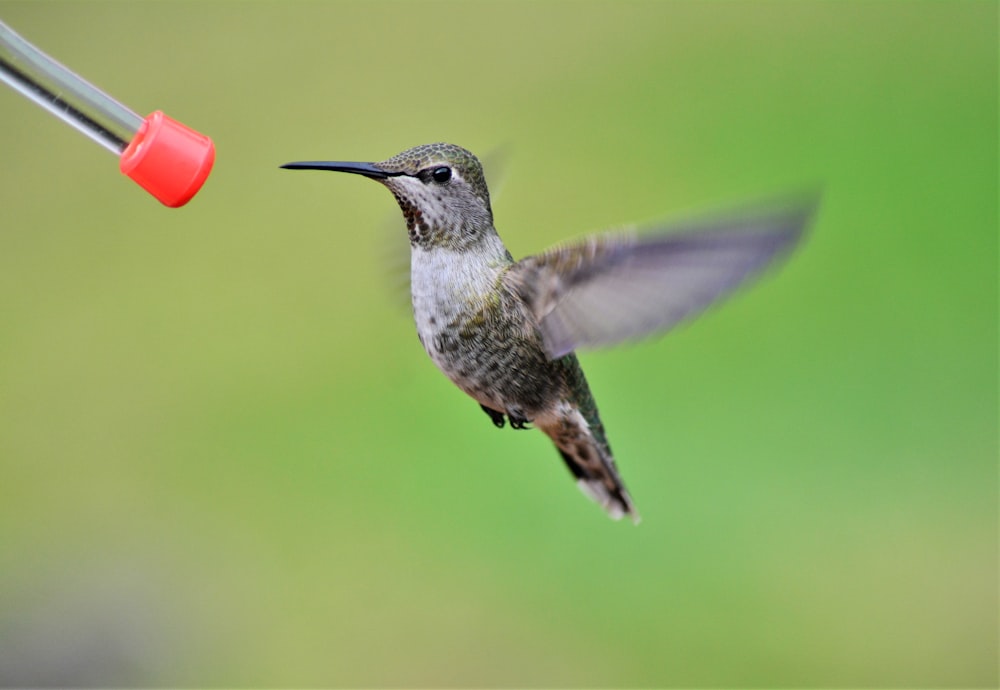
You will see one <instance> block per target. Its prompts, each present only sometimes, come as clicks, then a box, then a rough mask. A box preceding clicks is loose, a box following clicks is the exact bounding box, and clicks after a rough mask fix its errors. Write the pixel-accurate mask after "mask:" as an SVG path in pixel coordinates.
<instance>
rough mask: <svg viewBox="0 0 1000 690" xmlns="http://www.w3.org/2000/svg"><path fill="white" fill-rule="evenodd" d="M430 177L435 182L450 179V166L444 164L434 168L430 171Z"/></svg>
mask: <svg viewBox="0 0 1000 690" xmlns="http://www.w3.org/2000/svg"><path fill="white" fill-rule="evenodd" d="M431 179H433V180H434V181H435V182H447V181H448V180H450V179H451V168H447V167H445V166H441V167H440V168H434V170H433V171H432V172H431Z"/></svg>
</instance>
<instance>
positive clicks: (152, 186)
mask: <svg viewBox="0 0 1000 690" xmlns="http://www.w3.org/2000/svg"><path fill="white" fill-rule="evenodd" d="M214 162H215V145H214V144H212V140H211V139H209V138H208V137H206V136H205V135H204V134H202V133H200V132H196V131H194V130H193V129H191V128H190V127H186V126H184V125H182V124H181V123H180V122H178V121H177V120H173V119H171V118H169V117H167V116H166V115H164V114H163V112H162V111H159V110H157V111H156V112H155V113H152V114H150V115H149V116H148V117H147V118H146V120H145V121H144V122H143V123H142V126H141V127H140V128H139V131H138V132H136V134H135V137H134V138H133V139H132V141H131V142H130V143H129V145H128V146H127V147H126V148H125V150H124V151H123V152H122V155H121V159H120V160H119V162H118V167H119V168H120V169H121V171H122V173H123V174H125V175H128V176H129V177H131V178H132V179H133V180H135V182H136V183H137V184H138V185H139V186H140V187H142V188H143V189H145V190H146V191H147V192H149V193H150V194H152V195H153V196H155V197H156V198H157V199H159V200H160V202H162V203H163V204H164V205H166V206H170V207H171V208H177V207H178V206H183V205H184V204H186V203H187V202H189V201H190V200H191V197H193V196H194V195H195V194H197V193H198V190H199V189H201V186H202V185H203V184H204V183H205V179H206V178H208V173H210V172H212V164H213V163H214Z"/></svg>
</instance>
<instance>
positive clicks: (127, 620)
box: [0, 1, 998, 687]
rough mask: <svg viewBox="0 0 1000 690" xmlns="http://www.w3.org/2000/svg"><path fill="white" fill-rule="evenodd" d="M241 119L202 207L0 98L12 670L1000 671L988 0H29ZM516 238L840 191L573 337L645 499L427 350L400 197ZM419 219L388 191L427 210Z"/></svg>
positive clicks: (119, 676)
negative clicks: (395, 188)
mask: <svg viewBox="0 0 1000 690" xmlns="http://www.w3.org/2000/svg"><path fill="white" fill-rule="evenodd" d="M0 19H3V20H4V21H5V22H7V23H9V24H10V25H11V26H12V27H13V28H14V29H15V30H17V31H19V32H20V33H21V34H22V35H24V36H25V37H26V38H28V39H29V40H32V41H33V42H35V43H36V44H37V45H39V46H40V47H41V48H43V49H44V50H46V51H47V52H49V53H51V54H52V55H53V56H55V57H56V58H57V59H59V60H61V61H63V62H64V63H65V64H67V65H69V66H71V67H72V68H73V69H75V70H76V71H78V72H79V73H80V74H82V75H84V76H85V77H87V78H88V79H90V80H91V81H93V82H94V83H96V84H98V85H99V86H101V87H102V88H104V89H106V90H108V91H109V92H110V93H111V94H113V95H114V96H116V97H117V98H119V99H121V100H122V101H123V102H125V103H126V104H128V105H129V106H131V107H132V108H134V109H135V110H137V111H140V112H142V113H146V112H149V111H151V110H154V109H156V108H163V109H164V110H166V111H167V112H168V113H170V114H171V115H173V116H174V117H176V118H178V119H180V120H182V121H183V122H186V123H188V124H190V125H191V126H193V127H195V128H197V129H199V130H201V131H204V132H207V133H209V134H210V135H211V136H212V137H213V138H214V140H215V142H216V145H217V148H218V161H217V164H216V168H215V170H214V172H213V174H212V177H211V178H210V179H209V181H208V183H207V184H206V186H205V188H204V189H203V190H202V192H201V194H200V195H199V196H198V197H197V198H196V199H195V200H194V201H193V202H192V203H191V204H190V205H189V206H187V207H186V208H184V209H181V210H167V209H165V208H163V207H161V206H160V205H159V204H157V203H156V202H155V201H154V200H152V199H151V198H150V197H148V196H147V195H145V194H144V193H143V192H142V191H140V190H139V189H138V188H137V187H135V186H134V185H132V183H130V182H129V181H127V180H126V179H124V178H122V177H121V176H120V175H118V173H117V171H116V164H115V161H114V159H113V157H112V156H110V155H108V153H107V152H105V151H104V150H102V149H100V148H99V147H97V146H95V145H93V144H92V143H90V142H89V141H87V140H85V139H84V138H83V137H81V136H79V135H78V134H77V133H75V132H74V131H73V130H71V129H69V128H68V127H66V126H64V125H63V124H61V123H59V122H58V121H57V120H55V119H54V118H52V117H50V116H49V115H47V114H45V113H44V112H43V111H42V110H40V109H38V108H37V107H36V106H34V105H32V104H30V103H29V102H28V101H26V100H24V99H23V98H21V97H20V96H18V95H16V94H15V93H14V92H13V91H11V90H10V89H6V88H2V89H0V121H2V123H3V125H4V126H3V128H2V130H0V161H2V165H0V205H2V210H0V315H2V316H0V681H2V682H3V683H5V684H18V685H45V684H56V685H70V686H81V685H113V686H122V685H168V686H185V685H229V686H301V687H306V686H455V685H461V686H484V687H495V686H608V687H628V686H699V687H708V686H711V687H719V686H820V685H822V686H911V687H916V686H950V687H957V686H984V687H985V686H995V685H996V684H997V680H998V678H997V649H998V639H997V486H998V484H997V478H998V477H997V189H998V184H997V150H998V149H997V144H998V142H997V4H996V3H992V2H941V3H921V2H912V3H897V2H886V3H880V2H864V3H862V2H857V3H854V2H822V3H821V2H792V3H783V2H739V3H728V2H717V3H708V4H695V3H686V2H677V3H667V2H662V3H660V2H649V3H636V2H620V1H615V2H610V1H609V2H596V3H587V2H572V3H570V2H493V3H475V4H472V3H450V2H435V3H428V2H371V3H360V2H350V3H348V2H323V3H321V2H280V3H279V2H260V3H235V2H171V3H161V2H143V3H127V2H90V1H84V2H78V1H74V2H45V3H36V2H0ZM439 140H446V141H452V142H454V143H458V144H461V145H464V146H466V147H468V148H471V149H473V150H474V151H477V152H479V153H482V154H487V153H489V152H490V151H495V150H498V149H499V150H502V151H504V153H505V158H506V160H507V164H506V174H505V175H504V184H503V189H502V192H501V193H499V194H498V195H497V198H496V200H495V204H494V211H495V215H496V219H497V224H498V227H499V228H500V231H501V234H502V235H503V237H504V238H505V240H506V241H507V243H508V246H509V247H510V249H511V251H512V252H513V253H514V255H515V256H523V255H525V254H528V253H532V252H536V251H540V250H542V249H544V248H546V247H548V246H550V245H552V244H554V243H556V242H558V241H561V240H564V239H567V238H570V237H574V236H579V235H581V234H583V233H586V232H589V231H595V230H599V229H603V228H607V227H610V226H614V225H620V224H623V223H626V222H632V221H638V222H644V223H648V222H653V221H656V220H660V219H665V218H669V217H670V216H672V215H678V214H686V213H690V212H692V211H695V210H698V209H711V208H713V207H716V206H718V205H719V204H725V203H731V202H738V201H741V200H747V199H752V198H754V197H756V196H758V195H762V194H770V193H774V192H780V191H782V190H788V189H793V188H801V187H802V186H803V185H809V184H813V183H817V182H821V183H823V184H824V189H825V196H824V200H823V205H822V209H821V212H820V215H819V217H818V220H817V223H816V225H815V227H814V232H813V233H812V235H811V237H810V238H809V240H808V242H807V243H806V245H805V246H803V247H802V249H801V251H799V252H798V253H797V254H796V255H795V256H794V257H793V258H792V260H791V261H790V262H789V263H788V264H787V265H786V266H785V267H784V268H783V269H782V270H781V271H780V272H778V273H776V274H775V275H772V276H769V277H768V278H767V279H766V280H764V281H762V282H761V283H760V284H758V285H756V286H755V287H754V289H752V290H749V291H747V292H745V293H742V294H740V295H739V296H737V297H736V298H734V299H732V300H731V301H730V302H729V303H728V304H726V305H725V306H724V307H722V308H720V309H717V310H712V311H711V312H710V313H709V314H707V315H706V316H704V317H703V318H701V319H700V320H698V322H697V323H695V324H692V325H690V326H688V327H685V328H682V329H680V330H678V331H677V332H675V333H672V334H671V335H670V336H669V337H667V338H665V339H662V340H654V341H651V342H644V343H641V344H638V345H635V346H629V347H623V348H618V349H614V350H610V351H603V352H594V353H584V354H583V356H582V360H583V364H584V366H585V368H586V370H587V372H588V375H589V378H590V382H591V386H592V388H593V389H594V391H595V395H596V397H597V399H598V402H599V404H600V406H601V410H602V414H603V417H604V421H605V424H606V426H607V428H608V432H609V437H610V439H611V442H612V445H613V447H614V448H615V451H616V455H617V457H618V460H619V465H620V467H621V468H622V471H623V473H624V476H625V478H626V481H627V483H628V485H629V487H630V488H631V490H632V494H633V496H634V498H635V499H636V501H637V504H638V506H639V509H640V511H641V512H642V515H643V518H644V521H643V523H642V525H641V526H639V527H638V528H636V527H633V526H632V525H630V524H627V523H614V522H612V521H610V520H608V519H607V518H605V517H604V516H603V514H602V512H601V511H600V509H599V508H597V507H596V506H595V505H593V504H592V503H590V502H589V501H587V500H586V499H585V498H583V497H582V496H581V495H580V493H579V491H577V490H576V489H575V488H574V486H573V484H572V482H571V481H570V478H569V475H568V473H567V472H566V470H565V469H564V468H563V466H562V464H561V462H560V460H559V458H558V456H557V455H556V453H555V451H554V450H553V449H552V447H551V446H550V444H549V442H548V440H547V439H546V438H545V437H544V436H542V435H541V434H539V433H523V434H522V433H512V432H510V431H504V432H500V431H497V430H496V429H494V428H493V427H492V425H491V424H490V421H489V420H488V419H487V418H486V416H485V415H483V413H482V412H481V411H480V410H479V409H478V408H477V406H476V405H475V403H473V402H472V401H470V400H469V399H467V398H466V397H465V396H464V395H463V394H461V393H460V392H459V391H457V390H456V389H454V388H453V387H452V386H451V384H449V383H448V382H447V381H446V380H445V379H444V377H443V376H441V375H440V374H439V373H438V372H437V371H436V369H435V368H434V367H433V365H432V364H431V363H430V362H429V360H428V359H427V358H426V356H425V354H424V353H423V351H422V349H421V347H420V345H419V343H418V341H417V338H416V337H415V333H414V330H413V326H412V324H411V323H410V321H409V318H408V316H407V314H406V309H405V308H403V309H400V308H399V305H398V300H397V299H396V298H395V297H394V296H393V294H392V290H391V289H390V287H389V283H390V282H391V281H389V280H388V279H387V277H386V271H385V266H384V264H385V261H384V255H385V254H386V252H387V251H388V252H390V253H391V252H392V251H393V247H395V248H396V249H397V250H398V249H402V250H403V251H405V246H406V239H405V236H404V235H403V230H402V229H401V225H398V224H397V225H396V226H395V229H396V230H397V232H395V233H393V232H390V231H387V230H386V229H385V226H386V225H387V223H389V222H390V219H394V218H396V216H397V211H396V208H395V205H394V203H393V201H392V199H391V197H390V196H389V195H388V194H387V193H386V192H385V190H383V189H381V188H380V187H379V186H378V185H376V184H372V183H370V182H368V181H365V180H362V179H357V178H348V177H346V176H340V177H338V176H334V175H325V174H320V173H312V174H306V173H290V172H286V171H281V170H279V169H278V165H279V164H281V163H284V162H287V161H290V160H302V159H317V158H319V159H324V158H325V159H347V160H381V159H384V158H386V157H388V156H390V155H392V154H394V153H396V152H398V151H401V150H402V149H404V148H407V147H409V146H412V145H415V144H419V143H426V142H431V141H439ZM397 223H398V221H397Z"/></svg>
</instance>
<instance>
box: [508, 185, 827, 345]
mask: <svg viewBox="0 0 1000 690" xmlns="http://www.w3.org/2000/svg"><path fill="white" fill-rule="evenodd" d="M815 208H816V203H815V201H812V202H810V203H799V204H794V205H787V204H786V205H784V206H783V208H781V209H778V210H771V211H761V210H757V211H755V212H752V211H746V212H743V213H740V214H734V215H730V216H727V217H724V218H716V219H714V220H711V221H703V222H699V223H689V224H687V225H686V226H684V227H679V228H677V229H676V230H675V231H673V232H670V233H668V234H654V235H649V236H643V237H638V236H635V235H627V234H619V235H604V236H598V237H594V238H590V239H588V240H585V241H584V242H581V243H578V244H571V245H567V246H564V247H556V248H554V249H551V250H549V251H547V252H545V253H544V254H540V255H537V256H531V257H527V258H525V259H523V260H522V261H520V262H518V263H517V264H515V265H514V266H513V267H512V268H511V270H510V273H509V274H508V278H507V279H508V281H509V284H510V285H511V286H512V287H513V288H514V289H515V290H516V291H517V292H518V294H520V295H521V297H522V298H523V299H524V300H525V302H526V303H527V304H528V305H529V307H530V308H531V310H532V311H533V313H534V315H535V318H536V319H537V320H538V323H539V325H540V327H541V331H542V337H543V340H544V345H545V348H546V351H547V353H548V355H549V356H550V357H552V358H556V357H561V356H563V355H565V354H567V353H569V352H572V351H573V350H575V349H577V348H579V347H595V346H601V345H612V344H615V343H619V342H622V341H624V340H629V339H633V338H640V337H642V336H645V335H648V334H651V333H654V332H657V331H663V330H666V329H668V328H670V327H671V326H673V325H674V324H676V323H677V322H679V321H681V320H682V319H685V318H689V317H691V316H693V315H695V314H697V313H699V312H700V311H702V310H703V309H705V308H706V307H708V306H709V305H710V304H712V303H713V302H715V301H716V300H718V299H720V298H721V297H723V296H725V295H727V294H729V293H730V292H732V291H733V290H734V289H735V288H736V287H737V286H739V285H740V284H741V283H743V282H744V281H746V280H747V278H749V277H750V276H752V275H754V274H756V273H758V272H759V271H761V269H763V268H764V267H765V266H767V265H768V264H769V263H770V262H771V261H773V260H774V259H775V258H776V257H778V256H780V255H782V254H784V253H786V252H787V251H789V250H790V249H791V248H792V247H793V246H794V245H795V243H796V242H797V241H798V240H799V238H800V237H801V236H802V233H803V231H804V230H805V228H806V226H807V225H808V222H809V219H810V217H811V216H812V214H813V211H814V210H815Z"/></svg>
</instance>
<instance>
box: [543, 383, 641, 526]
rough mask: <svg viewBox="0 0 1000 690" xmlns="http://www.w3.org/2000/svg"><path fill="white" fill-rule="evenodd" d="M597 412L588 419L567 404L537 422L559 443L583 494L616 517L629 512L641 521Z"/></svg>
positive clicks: (560, 450) (561, 453)
mask: <svg viewBox="0 0 1000 690" xmlns="http://www.w3.org/2000/svg"><path fill="white" fill-rule="evenodd" d="M593 412H594V414H592V415H589V416H590V417H591V420H590V421H589V422H588V420H587V418H586V417H584V415H583V414H582V413H581V411H580V409H579V408H578V407H577V406H576V405H573V404H570V403H564V404H563V405H560V409H559V410H558V411H557V413H556V414H555V415H552V416H551V417H549V418H548V419H544V420H543V419H536V420H535V424H536V426H537V427H538V428H539V429H541V430H542V431H544V432H545V434H546V435H548V437H549V438H551V439H552V442H553V443H555V444H556V449H557V450H558V451H559V454H560V455H561V456H562V459H563V460H564V461H565V462H566V466H567V467H568V468H569V471H570V472H571V473H572V474H573V477H574V478H575V479H576V484H577V486H579V487H580V490H581V491H583V493H585V494H586V495H587V496H589V497H590V498H591V499H593V500H594V501H595V502H597V503H599V504H600V505H601V507H602V508H604V510H605V511H607V513H608V515H609V516H611V518H612V519H614V520H618V519H620V518H621V517H622V516H623V515H628V516H629V517H631V518H632V522H634V523H636V524H639V513H638V512H636V509H635V505H634V504H633V503H632V497H631V496H629V495H628V491H627V490H626V489H625V484H624V483H623V482H622V478H621V476H620V475H619V474H618V468H617V466H616V465H615V459H614V457H613V456H612V455H611V448H610V446H608V442H607V439H606V438H605V436H604V427H603V425H602V424H601V421H600V419H599V418H598V417H597V415H596V408H595V409H594V410H593Z"/></svg>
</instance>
